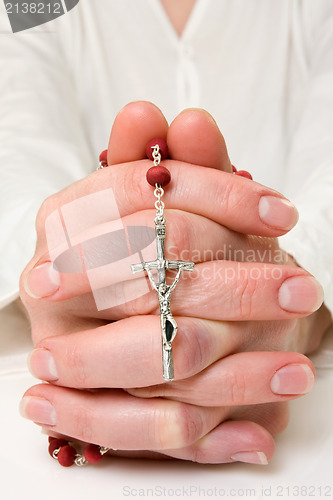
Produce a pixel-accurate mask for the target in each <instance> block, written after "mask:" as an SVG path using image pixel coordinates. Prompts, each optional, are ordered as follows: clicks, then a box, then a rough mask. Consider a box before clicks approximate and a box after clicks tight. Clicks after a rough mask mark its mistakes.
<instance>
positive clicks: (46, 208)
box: [36, 195, 58, 234]
mask: <svg viewBox="0 0 333 500" xmlns="http://www.w3.org/2000/svg"><path fill="white" fill-rule="evenodd" d="M57 209H58V202H57V197H56V195H52V196H49V197H48V198H46V199H45V200H44V201H43V202H42V204H41V206H40V208H39V210H38V212H37V215H36V231H37V234H38V233H40V232H42V231H44V230H45V222H46V219H47V218H48V217H49V215H50V214H51V213H52V212H54V211H55V210H57Z"/></svg>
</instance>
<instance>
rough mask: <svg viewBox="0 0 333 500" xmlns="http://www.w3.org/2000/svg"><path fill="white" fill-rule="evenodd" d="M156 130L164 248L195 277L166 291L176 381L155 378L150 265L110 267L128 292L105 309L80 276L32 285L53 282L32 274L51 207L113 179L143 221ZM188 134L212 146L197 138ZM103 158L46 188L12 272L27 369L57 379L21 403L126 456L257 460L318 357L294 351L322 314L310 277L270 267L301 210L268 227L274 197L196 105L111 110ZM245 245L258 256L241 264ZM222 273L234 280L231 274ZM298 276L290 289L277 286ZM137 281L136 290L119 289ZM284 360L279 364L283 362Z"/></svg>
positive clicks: (58, 429) (311, 344)
mask: <svg viewBox="0 0 333 500" xmlns="http://www.w3.org/2000/svg"><path fill="white" fill-rule="evenodd" d="M156 130H158V132H159V136H160V137H163V138H166V139H167V142H168V146H169V150H170V154H171V156H172V159H171V160H166V161H165V162H163V164H165V165H166V166H168V168H169V169H170V171H171V175H172V182H171V183H170V185H169V186H168V188H167V189H166V192H165V196H164V199H165V203H166V207H167V211H166V218H167V224H168V233H167V239H166V255H169V254H172V258H173V259H175V258H184V255H182V251H183V250H184V249H188V253H187V255H186V260H188V259H189V260H191V257H193V258H194V256H195V258H196V259H197V260H196V268H195V271H194V273H193V277H191V279H185V278H184V277H183V278H182V279H181V281H180V282H179V284H178V285H177V288H176V289H175V290H174V292H173V296H172V302H171V308H172V312H173V315H174V316H175V319H176V321H177V323H178V327H179V332H178V335H177V337H176V339H175V341H174V343H173V346H174V361H175V376H176V380H175V382H172V383H168V384H166V383H164V382H163V378H162V375H161V360H160V330H159V316H158V300H157V295H156V292H155V291H154V290H150V291H149V289H147V279H146V278H145V277H144V276H141V277H139V278H136V277H133V276H131V275H130V273H128V266H125V267H124V269H122V268H120V269H119V272H118V274H117V275H116V276H115V275H113V278H111V279H113V283H112V286H111V287H110V290H109V293H110V296H111V299H114V300H115V299H117V300H119V299H120V298H121V299H122V300H119V305H117V306H115V307H110V308H108V309H104V310H100V311H98V310H97V309H96V304H95V301H94V298H93V296H92V294H91V287H90V284H89V281H88V279H87V276H86V275H84V273H83V274H78V273H77V274H66V273H61V274H60V276H59V277H58V278H57V279H58V281H57V279H55V278H54V279H53V285H54V287H53V289H52V283H51V284H50V288H49V289H48V291H49V292H50V290H53V291H52V293H48V294H47V296H46V297H40V298H36V296H37V295H38V294H36V293H34V297H32V293H31V292H32V291H35V292H36V290H37V289H38V286H39V287H40V285H41V283H39V281H42V285H43V286H44V287H45V282H46V281H47V277H46V276H45V273H44V274H42V275H41V276H39V277H38V273H37V276H36V273H34V270H35V268H36V266H37V265H40V264H43V263H46V262H48V261H49V260H50V255H49V253H48V248H47V244H46V231H45V224H46V223H47V221H48V218H49V217H50V215H51V214H52V213H53V212H54V211H55V210H57V209H58V207H63V206H64V205H66V204H68V203H69V202H71V201H73V200H76V199H78V198H81V197H83V196H87V195H89V194H91V193H99V192H100V191H101V190H103V189H105V188H106V187H107V188H108V187H114V188H115V189H114V192H115V193H116V196H117V206H118V207H119V212H120V215H121V217H122V222H123V223H124V225H125V226H126V225H131V226H133V225H150V226H151V225H152V221H153V217H154V210H152V205H153V198H152V188H151V186H149V185H148V184H147V182H146V181H145V172H146V171H147V169H148V168H149V167H150V166H151V162H150V161H149V160H144V148H145V145H146V143H147V142H148V140H150V139H152V138H153V137H156ZM198 136H200V137H204V138H205V144H208V145H209V147H205V148H200V147H198V141H196V140H195V138H196V137H198ZM108 161H109V164H110V165H112V166H110V167H108V168H106V169H103V170H102V171H99V172H95V173H93V174H91V175H89V176H88V177H87V178H86V179H83V180H80V181H78V182H77V183H75V184H73V185H71V186H69V187H68V188H66V189H65V190H63V191H61V192H60V193H57V194H56V195H54V196H52V197H51V198H49V199H47V200H46V201H45V202H44V204H43V206H42V207H41V210H40V212H39V214H38V217H37V222H36V227H37V235H38V242H37V247H36V253H35V256H34V258H33V259H32V260H31V262H30V263H29V264H28V266H27V268H26V269H25V271H24V272H23V274H22V277H21V298H22V301H23V303H24V305H25V307H26V310H27V313H28V316H29V319H30V322H31V326H32V335H33V340H34V343H35V345H36V350H35V351H34V352H33V353H32V355H31V358H30V366H31V370H32V371H33V373H34V374H35V375H36V376H37V377H38V378H40V379H42V380H47V381H49V382H51V384H42V385H37V386H34V387H33V388H31V389H29V390H28V391H27V393H26V394H25V396H26V398H24V402H23V404H22V412H23V413H24V415H25V416H26V417H28V418H30V419H31V420H33V421H35V422H36V423H39V424H40V425H43V427H46V429H47V430H48V432H51V433H56V434H62V435H66V436H72V437H74V438H75V439H77V440H81V441H86V442H93V443H96V444H101V445H104V446H108V447H111V448H118V449H120V450H124V452H114V453H118V454H123V453H125V455H126V456H128V454H130V453H132V454H133V456H138V455H139V456H147V454H148V456H163V457H164V456H169V457H176V458H180V459H186V460H194V461H198V462H202V463H223V462H231V461H234V460H235V458H232V457H234V456H235V454H236V453H245V455H241V456H238V457H237V458H236V459H239V460H245V458H246V461H249V462H251V463H265V460H263V456H265V457H266V458H267V459H268V460H269V459H270V458H271V457H272V455H273V452H274V441H273V437H272V436H273V435H275V434H277V433H279V432H281V431H282V430H283V429H284V428H285V426H286V425H287V421H288V408H287V401H288V400H290V399H293V398H295V397H298V396H299V395H301V394H304V393H306V392H308V391H309V390H310V388H311V387H312V384H313V381H314V368H313V366H312V364H311V362H310V360H309V359H308V358H306V357H305V356H304V355H303V354H304V353H308V352H311V350H313V349H314V348H316V347H317V346H318V344H319V342H320V339H321V337H322V334H323V332H324V331H325V329H326V327H327V326H328V324H329V323H330V321H331V318H330V315H329V313H328V311H327V310H326V308H325V306H321V303H322V291H321V288H320V286H319V285H318V284H317V283H316V282H315V280H314V279H313V278H311V277H310V275H309V273H307V272H306V271H305V270H303V269H301V268H300V267H298V266H297V265H296V264H295V263H294V262H293V260H292V259H291V258H290V257H289V256H288V255H286V254H285V253H284V252H283V251H280V252H279V253H278V255H279V258H280V261H279V262H278V263H276V262H271V260H272V258H271V255H272V253H269V252H267V250H272V251H273V255H275V253H274V252H278V250H279V246H278V240H277V236H279V235H282V234H285V232H287V231H288V230H289V229H290V226H291V225H294V224H295V223H296V221H297V214H296V215H295V213H294V212H293V211H292V212H290V213H289V212H288V214H289V215H288V217H287V219H288V220H287V219H286V220H285V227H281V219H279V218H277V219H275V220H277V222H278V225H276V224H275V225H274V224H272V220H273V219H272V217H271V219H270V223H269V224H267V223H265V222H263V221H262V220H261V218H260V217H259V211H258V206H259V204H260V200H261V199H262V197H263V196H270V197H274V198H276V199H281V200H284V198H283V196H282V195H280V194H279V193H277V192H275V191H273V190H271V189H268V188H266V187H264V186H261V185H259V184H257V183H255V182H252V181H249V180H247V179H243V178H240V177H237V176H235V175H232V174H231V173H230V171H231V163H230V160H229V158H228V155H227V150H226V147H225V142H224V139H223V137H222V135H221V133H220V131H219V130H218V128H217V126H216V124H215V122H214V120H213V119H212V118H211V117H210V115H209V114H208V113H206V112H204V111H202V110H186V111H184V112H183V113H181V114H180V115H179V116H178V117H177V118H176V119H175V120H174V122H173V123H172V124H171V125H170V127H169V128H168V126H167V123H166V121H165V118H164V117H163V115H162V113H161V111H160V110H158V108H156V107H155V106H153V105H152V104H150V103H143V102H139V103H131V104H129V105H127V106H126V107H125V108H124V109H123V110H122V111H121V112H120V114H119V115H118V116H117V118H116V120H115V123H114V126H113V129H112V132H111V136H110V142H109V153H108ZM212 200H214V202H213V203H212ZM94 210H95V212H97V213H98V214H100V215H99V216H98V217H99V218H98V221H97V224H96V221H94V225H93V228H91V227H90V228H89V231H91V230H93V231H96V230H97V229H96V228H97V227H98V226H100V225H103V224H106V223H107V222H108V221H107V220H104V219H105V214H104V212H103V211H99V209H98V206H95V207H94ZM288 210H289V209H288ZM244 213H246V217H244V216H243V214H244ZM84 217H85V214H82V218H83V219H84ZM286 223H287V227H286ZM85 230H87V229H85ZM81 236H82V234H81ZM226 243H227V244H228V245H229V247H228V248H231V250H243V254H237V257H238V259H237V260H238V262H236V261H235V262H231V261H230V260H229V261H228V260H227V259H228V258H229V256H228V255H224V259H225V260H221V255H219V259H218V260H216V255H217V253H218V251H219V250H220V249H221V248H222V247H223V245H224V244H226ZM207 249H209V250H210V252H209V253H208V254H207V252H205V250H207ZM249 250H251V251H252V252H254V254H252V255H258V256H263V255H264V258H263V259H261V258H260V259H258V262H253V261H247V262H243V261H242V260H244V259H242V256H244V255H245V256H246V255H248V254H247V252H248V251H249ZM265 251H266V253H265ZM253 269H255V270H256V271H257V278H253V276H252V275H251V272H252V271H253ZM230 271H234V274H233V278H230V279H229V278H228V279H227V277H228V276H229V275H228V273H230ZM276 271H278V275H279V277H278V279H277V278H276V274H274V273H276ZM265 273H266V274H265ZM34 276H35V277H34ZM251 276H252V277H251ZM293 279H296V281H294V282H293V283H295V285H294V287H291V291H290V290H289V292H288V293H289V295H288V294H286V293H284V292H283V288H282V287H283V286H284V285H285V284H288V283H289V284H290V283H291V282H290V280H293ZM38 280H39V281H38ZM31 285H33V287H32V286H31ZM32 288H34V290H32ZM133 290H134V291H135V294H136V296H137V298H135V299H133V300H126V298H127V297H131V296H132V292H133ZM281 290H282V291H281ZM300 294H301V295H302V301H301V303H300V302H299V301H297V297H299V296H300ZM290 297H292V298H294V299H293V302H290V301H289V299H290ZM288 301H289V302H288ZM111 302H112V300H111ZM287 306H288V307H287ZM314 324H315V325H316V328H313V325H314ZM265 351H267V352H265ZM296 351H297V352H296ZM286 367H289V368H288V369H289V370H291V371H290V372H289V376H288V372H285V371H281V370H285V369H286ZM276 374H280V376H278V380H279V383H277V382H276V380H277V379H276V377H275V375H276ZM290 374H291V375H292V376H291V375H290ZM274 377H275V378H274ZM290 380H292V383H290ZM274 381H275V382H274ZM277 388H278V392H276V391H277ZM259 403H260V406H258V404H259ZM50 404H51V407H50ZM140 450H146V451H144V452H141V451H140ZM147 450H149V451H150V452H151V453H152V455H149V453H148V452H147ZM258 452H259V454H258ZM156 453H157V455H156Z"/></svg>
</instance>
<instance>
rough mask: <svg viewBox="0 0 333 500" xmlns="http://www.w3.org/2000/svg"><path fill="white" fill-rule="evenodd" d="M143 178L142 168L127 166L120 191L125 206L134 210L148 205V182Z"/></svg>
mask: <svg viewBox="0 0 333 500" xmlns="http://www.w3.org/2000/svg"><path fill="white" fill-rule="evenodd" d="M147 161H148V160H147ZM143 178H144V176H143V177H142V169H140V168H127V169H126V170H125V171H124V175H123V177H122V183H123V185H120V186H119V192H120V193H121V195H122V198H124V206H126V207H127V208H129V209H130V210H131V211H133V212H136V211H137V210H138V209H140V207H141V208H142V207H144V206H146V205H147V189H148V183H147V182H142V179H143ZM118 182H120V179H119V181H118Z"/></svg>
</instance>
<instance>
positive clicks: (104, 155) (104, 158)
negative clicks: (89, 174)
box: [99, 149, 108, 165]
mask: <svg viewBox="0 0 333 500" xmlns="http://www.w3.org/2000/svg"><path fill="white" fill-rule="evenodd" d="M99 161H102V162H104V163H106V165H107V164H108V150H107V149H105V150H104V151H102V152H101V154H100V155H99Z"/></svg>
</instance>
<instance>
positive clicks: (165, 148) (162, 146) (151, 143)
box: [146, 139, 168, 161]
mask: <svg viewBox="0 0 333 500" xmlns="http://www.w3.org/2000/svg"><path fill="white" fill-rule="evenodd" d="M156 145H157V146H159V148H160V151H159V153H160V155H161V160H165V159H166V158H167V157H168V146H167V143H166V142H165V141H164V140H163V139H152V140H151V141H149V142H148V144H147V146H146V155H147V157H148V158H149V159H150V160H153V161H154V157H153V150H152V148H153V147H154V146H156Z"/></svg>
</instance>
